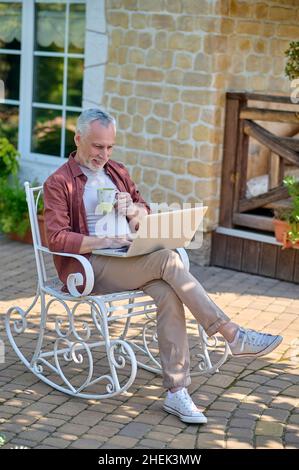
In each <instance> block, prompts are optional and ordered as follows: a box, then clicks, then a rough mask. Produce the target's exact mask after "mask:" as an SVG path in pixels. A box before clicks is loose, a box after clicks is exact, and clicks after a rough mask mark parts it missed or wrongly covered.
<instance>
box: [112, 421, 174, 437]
mask: <svg viewBox="0 0 299 470" xmlns="http://www.w3.org/2000/svg"><path fill="white" fill-rule="evenodd" d="M165 428H166V426H165ZM151 429H152V425H151V424H145V423H138V422H136V421H132V422H131V423H129V424H127V425H126V426H124V427H123V428H122V429H121V430H120V431H119V435H120V436H130V437H135V438H136V439H141V438H142V437H143V436H144V435H145V434H146V433H148V432H149V431H150V430H151ZM155 429H157V427H155Z"/></svg>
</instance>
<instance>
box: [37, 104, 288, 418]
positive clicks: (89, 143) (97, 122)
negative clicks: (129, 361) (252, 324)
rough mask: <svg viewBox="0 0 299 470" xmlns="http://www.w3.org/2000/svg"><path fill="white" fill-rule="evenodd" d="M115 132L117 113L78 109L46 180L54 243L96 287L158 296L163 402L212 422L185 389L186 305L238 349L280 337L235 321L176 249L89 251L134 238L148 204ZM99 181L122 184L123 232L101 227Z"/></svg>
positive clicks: (61, 269) (251, 351)
mask: <svg viewBox="0 0 299 470" xmlns="http://www.w3.org/2000/svg"><path fill="white" fill-rule="evenodd" d="M115 135H116V126H115V121H114V119H113V118H112V117H111V116H110V115H109V114H107V113H105V112H104V111H101V110H99V109H88V110H86V111H83V113H82V114H81V115H80V117H79V119H78V125H77V130H76V134H75V144H76V146H77V151H76V152H73V153H72V154H71V155H70V157H69V160H68V162H67V163H65V164H64V165H63V166H62V167H60V168H59V169H58V170H57V171H56V172H55V173H54V174H53V175H51V176H50V177H49V178H48V179H47V181H46V182H45V185H44V190H45V218H46V226H47V235H48V242H49V247H50V249H51V250H53V251H67V252H70V253H80V254H83V255H84V256H86V257H87V258H88V259H89V260H90V262H91V264H92V266H93V269H94V273H95V286H94V289H95V293H96V294H106V293H111V292H116V291H123V290H133V289H142V290H143V291H144V292H145V293H146V294H148V295H150V296H151V297H152V298H153V299H154V301H155V303H156V305H157V313H158V314H157V332H158V342H159V351H160V358H161V363H162V368H163V385H164V386H165V388H166V389H168V392H167V396H166V399H165V403H164V409H165V410H166V411H167V412H169V413H172V414H175V415H177V416H178V417H179V418H180V419H181V420H182V421H184V422H187V423H206V422H207V419H206V417H205V416H204V414H203V413H202V412H201V411H200V410H199V409H198V408H197V407H196V406H195V404H194V403H193V401H192V399H191V397H190V395H189V394H188V391H187V387H188V385H190V382H191V380H190V372H189V366H190V360H189V349H188V340H187V334H186V325H185V312H184V305H186V306H187V307H188V308H189V310H190V311H191V313H192V314H193V315H194V317H195V319H196V320H197V321H198V323H200V324H201V325H202V326H203V328H204V329H205V331H206V333H207V334H208V335H209V336H211V335H214V334H215V333H217V332H219V333H221V334H222V335H223V337H224V338H225V339H226V340H227V341H228V342H229V345H230V349H231V352H232V354H233V355H235V356H240V357H243V356H250V357H259V356H263V355H265V354H268V353H269V352H271V351H273V349H275V348H276V347H277V346H278V345H279V344H280V342H281V341H282V337H281V336H278V335H269V334H264V333H258V332H256V331H253V330H245V329H243V328H241V327H239V325H237V324H236V323H233V322H232V321H230V319H229V317H228V316H227V315H225V313H224V312H223V311H222V310H221V309H220V308H219V307H218V306H217V305H216V304H215V303H214V302H213V301H212V300H211V299H210V298H209V296H208V295H207V293H206V292H205V290H204V289H203V287H202V286H201V284H200V283H199V282H198V281H197V279H196V278H195V277H193V276H192V274H190V273H189V272H188V271H187V270H186V269H185V267H184V265H183V263H182V261H181V259H180V257H179V255H178V254H177V253H176V252H174V251H172V250H166V249H164V250H159V251H156V252H154V253H150V254H147V255H142V256H136V257H132V258H115V257H108V256H98V255H92V254H91V252H92V250H93V249H96V248H103V247H121V246H124V245H129V244H130V243H131V241H130V233H131V232H134V231H135V230H136V228H137V227H138V223H139V220H140V218H141V217H142V216H144V214H147V213H148V212H149V206H148V205H147V204H146V202H145V201H144V200H143V199H142V197H141V195H140V194H139V192H138V190H137V189H136V186H135V184H134V183H133V181H132V180H131V178H130V176H129V173H128V171H127V169H126V168H125V166H124V165H122V164H121V163H118V162H116V161H113V160H111V159H110V157H111V155H112V151H113V147H114V144H115ZM99 182H101V184H104V185H105V184H107V185H109V187H115V189H116V190H117V191H118V199H117V204H116V206H115V215H116V217H117V219H118V221H119V222H120V223H122V227H123V233H122V234H121V236H119V234H111V233H110V234H109V235H107V233H106V232H105V231H102V232H101V231H100V232H98V230H97V223H98V221H99V217H101V215H100V214H97V213H96V207H97V204H98V201H97V187H98V183H99ZM54 261H55V265H56V268H57V271H58V274H59V277H60V279H61V280H62V281H63V282H65V281H66V278H67V275H68V274H69V273H70V272H74V270H75V269H76V270H77V271H78V267H77V266H75V264H74V262H73V261H68V262H67V263H66V262H65V261H64V262H63V264H62V262H61V260H58V259H56V260H54Z"/></svg>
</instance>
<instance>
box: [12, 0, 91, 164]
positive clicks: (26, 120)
mask: <svg viewBox="0 0 299 470" xmlns="http://www.w3.org/2000/svg"><path fill="white" fill-rule="evenodd" d="M10 1H12V0H10ZM53 2H54V3H55V0H46V2H45V1H43V2H42V3H53ZM22 3H23V8H22V39H21V69H20V104H19V106H20V107H19V140H18V142H19V145H18V150H19V152H20V153H21V156H22V160H26V161H31V162H38V163H43V164H47V165H52V166H55V167H57V166H60V165H62V164H63V163H64V162H65V159H64V158H63V156H62V155H63V149H64V145H65V132H62V138H61V151H60V154H61V156H60V157H57V156H55V155H50V154H47V155H45V154H40V153H35V152H31V138H32V107H33V106H34V107H36V108H44V109H49V110H50V109H53V110H55V109H57V110H61V109H62V119H63V122H65V118H66V113H67V111H70V112H71V111H74V112H80V111H81V110H82V106H81V107H74V106H67V105H66V98H67V80H66V78H67V67H66V66H65V67H64V77H63V97H62V105H54V104H47V103H45V104H37V103H34V102H33V101H32V97H33V79H34V77H33V67H34V57H35V56H39V57H41V56H44V57H61V58H63V59H64V64H65V65H66V58H67V57H68V58H81V59H82V58H83V59H84V60H85V53H84V54H74V53H66V52H65V51H66V50H67V47H66V46H67V41H68V14H69V5H70V4H73V3H81V4H82V3H85V5H86V1H85V0H63V3H65V4H67V9H66V11H67V13H66V14H67V17H66V31H65V48H64V49H65V51H64V52H62V53H55V52H44V51H39V52H34V7H35V3H36V2H35V0H26V2H24V1H23V2H22ZM82 94H83V90H82ZM82 99H83V95H82ZM7 103H8V101H7ZM11 104H13V103H11Z"/></svg>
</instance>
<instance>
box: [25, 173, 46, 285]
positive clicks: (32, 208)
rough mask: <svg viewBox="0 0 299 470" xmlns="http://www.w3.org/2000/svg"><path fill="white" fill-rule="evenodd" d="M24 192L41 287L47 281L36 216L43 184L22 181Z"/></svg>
mask: <svg viewBox="0 0 299 470" xmlns="http://www.w3.org/2000/svg"><path fill="white" fill-rule="evenodd" d="M24 186H25V192H26V201H27V205H28V212H29V220H30V227H31V233H32V241H33V248H34V254H35V261H36V268H37V275H38V280H39V284H40V286H41V287H43V286H44V284H45V282H46V281H47V273H46V267H45V261H44V252H43V251H41V250H40V248H45V247H42V244H41V235H40V230H39V223H38V217H37V208H38V202H39V200H40V198H42V197H43V186H36V187H34V188H31V187H30V183H28V181H26V182H25V183H24Z"/></svg>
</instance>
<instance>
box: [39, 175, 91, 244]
mask: <svg viewBox="0 0 299 470" xmlns="http://www.w3.org/2000/svg"><path fill="white" fill-rule="evenodd" d="M44 218H45V225H46V233H47V238H48V246H49V249H50V251H56V252H62V253H79V252H80V247H81V244H82V240H83V237H84V235H83V234H80V233H76V232H73V231H72V227H71V210H70V202H69V195H68V189H67V186H66V183H65V181H64V179H63V178H62V177H59V176H50V177H49V178H48V179H47V181H46V182H45V183H44Z"/></svg>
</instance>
